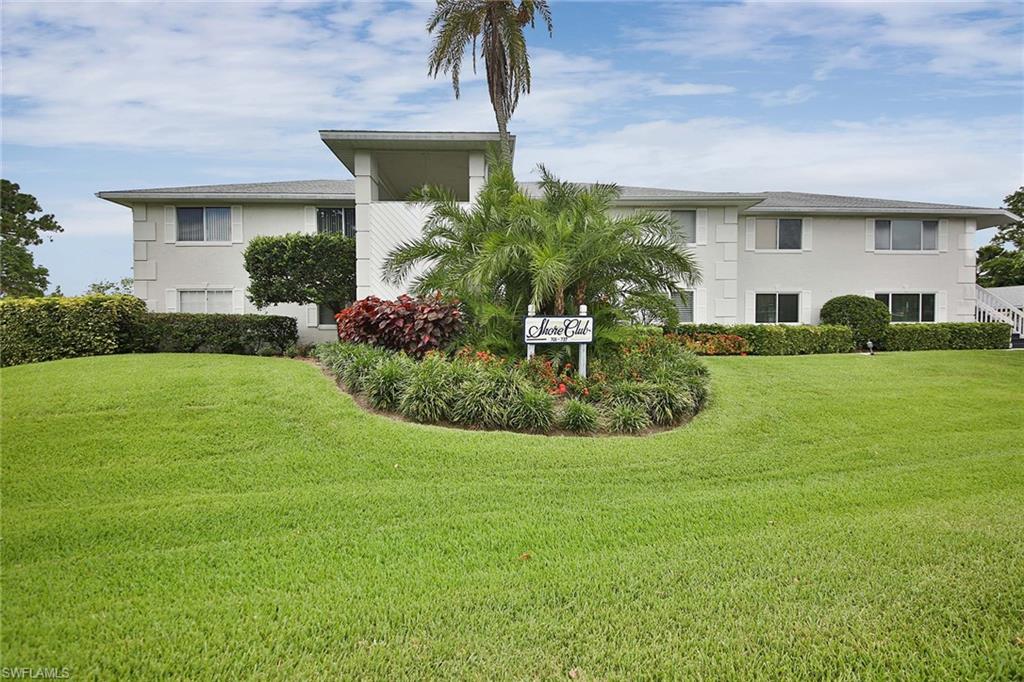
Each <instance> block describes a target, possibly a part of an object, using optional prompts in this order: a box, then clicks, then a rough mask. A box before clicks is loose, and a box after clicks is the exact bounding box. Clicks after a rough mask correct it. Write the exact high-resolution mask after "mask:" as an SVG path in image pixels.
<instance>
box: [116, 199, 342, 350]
mask: <svg viewBox="0 0 1024 682" xmlns="http://www.w3.org/2000/svg"><path fill="white" fill-rule="evenodd" d="M201 205H204V204H201V203H195V202H191V203H177V204H164V203H147V204H138V205H135V206H133V208H132V215H133V245H134V248H133V252H134V264H133V273H134V277H135V295H136V296H138V297H139V298H142V299H143V300H145V301H146V305H147V307H148V308H149V309H150V310H152V311H154V312H167V311H168V310H173V309H174V307H175V305H176V303H175V300H176V299H175V297H176V291H177V290H179V289H232V290H233V291H234V310H233V312H237V313H266V314H273V315H290V316H292V317H295V318H296V320H297V321H298V328H299V337H300V339H301V340H302V341H305V342H312V341H329V340H331V339H334V338H337V332H336V330H335V328H334V326H333V325H331V326H326V325H324V326H318V325H317V324H316V321H317V317H316V306H300V305H296V304H282V305H273V306H270V307H268V308H266V309H263V310H260V309H257V308H256V307H255V306H254V305H253V304H252V303H251V302H250V301H249V300H248V298H247V297H245V290H246V288H247V287H248V286H249V276H248V273H246V271H245V266H244V263H243V259H242V253H243V251H244V250H245V246H246V244H247V243H248V241H249V240H250V239H252V238H253V237H254V236H256V235H274V234H285V233H288V232H315V231H316V206H305V205H302V204H237V205H234V206H232V219H233V221H234V222H235V223H236V224H235V225H233V234H232V243H229V244H203V243H199V244H182V243H178V242H176V241H175V239H174V237H175V235H174V232H173V229H171V227H172V226H171V225H170V224H169V223H168V222H167V220H166V219H167V215H168V212H167V209H168V208H170V209H171V210H173V209H174V208H175V207H177V206H201ZM205 205H208V206H224V205H225V202H223V201H216V202H208V203H206V204H205ZM321 205H327V204H321ZM331 205H335V206H343V205H345V203H344V202H336V203H333V204H331ZM348 205H349V206H351V205H352V203H351V202H349V203H348ZM239 218H240V221H239V220H238V219H239ZM239 222H240V225H239V224H238V223H239Z"/></svg>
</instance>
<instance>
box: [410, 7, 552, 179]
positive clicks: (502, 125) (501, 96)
mask: <svg viewBox="0 0 1024 682" xmlns="http://www.w3.org/2000/svg"><path fill="white" fill-rule="evenodd" d="M538 14H539V15H540V18H541V20H542V21H543V22H544V24H545V25H546V26H547V29H548V35H551V32H552V30H553V25H552V23H551V9H550V7H549V6H548V2H547V0H520V1H519V2H514V0H437V7H435V8H434V12H433V14H431V15H430V19H429V20H428V21H427V31H429V32H430V33H433V34H434V43H433V46H432V47H431V50H430V56H429V58H428V66H429V72H430V75H432V76H434V77H435V78H436V77H437V75H438V74H439V73H445V74H449V75H450V76H451V79H452V88H453V89H454V90H455V97H456V98H458V97H459V94H460V76H461V72H462V59H463V56H464V55H465V53H466V48H467V47H469V49H470V52H471V54H472V58H473V71H474V72H476V60H477V48H478V47H479V54H480V58H481V59H483V62H484V69H485V71H486V74H487V93H488V95H489V96H490V99H491V106H492V107H493V109H494V118H495V120H496V121H497V123H498V133H499V134H500V135H501V152H502V155H503V158H505V159H507V160H508V159H511V158H512V153H511V144H510V141H509V134H508V121H509V119H510V118H512V114H513V112H514V111H515V110H516V105H517V104H518V103H519V96H520V95H521V94H524V93H528V92H530V80H531V76H530V59H529V55H528V54H527V50H526V37H525V36H524V35H523V29H524V28H525V27H526V26H527V25H529V26H530V27H531V28H532V27H533V26H534V25H535V18H536V15H538Z"/></svg>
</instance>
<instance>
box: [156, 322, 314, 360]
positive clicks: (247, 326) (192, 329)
mask: <svg viewBox="0 0 1024 682" xmlns="http://www.w3.org/2000/svg"><path fill="white" fill-rule="evenodd" d="M143 322H144V323H143V328H142V331H141V333H140V337H139V344H138V348H136V350H145V351H153V352H159V353H232V354H236V355H255V354H257V353H260V354H262V353H265V352H272V353H274V354H279V353H283V352H284V350H285V349H286V348H288V346H290V345H293V344H294V343H295V342H296V341H297V340H298V336H299V334H298V328H297V326H296V324H295V318H294V317H285V316H283V315H227V314H206V313H148V314H147V315H146V316H145V318H144V321H143ZM267 349H269V350H267Z"/></svg>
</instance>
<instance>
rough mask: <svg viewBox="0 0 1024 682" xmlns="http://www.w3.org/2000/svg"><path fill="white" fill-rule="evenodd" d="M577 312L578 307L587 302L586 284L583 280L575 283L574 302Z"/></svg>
mask: <svg viewBox="0 0 1024 682" xmlns="http://www.w3.org/2000/svg"><path fill="white" fill-rule="evenodd" d="M574 302H575V303H576V310H577V312H578V311H579V309H580V306H581V305H583V304H584V303H586V302H587V283H586V281H585V280H580V281H579V282H577V283H576V296H575V301H574Z"/></svg>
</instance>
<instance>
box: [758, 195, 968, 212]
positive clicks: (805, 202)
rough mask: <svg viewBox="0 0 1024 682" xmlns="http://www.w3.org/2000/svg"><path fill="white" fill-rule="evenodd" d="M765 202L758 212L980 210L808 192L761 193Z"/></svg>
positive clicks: (957, 206)
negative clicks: (785, 209) (840, 209)
mask: <svg viewBox="0 0 1024 682" xmlns="http://www.w3.org/2000/svg"><path fill="white" fill-rule="evenodd" d="M761 194H763V195H764V196H765V200H764V201H762V202H761V203H759V204H758V205H757V206H755V208H756V209H758V210H763V209H767V208H843V209H858V208H863V209H878V208H905V209H914V208H919V209H921V210H942V209H951V208H952V209H978V210H986V209H983V208H981V207H978V206H961V205H958V204H931V203H925V202H923V201H904V200H902V199H874V198H870V197H847V196H841V195H838V194H809V193H807V192H761Z"/></svg>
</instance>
